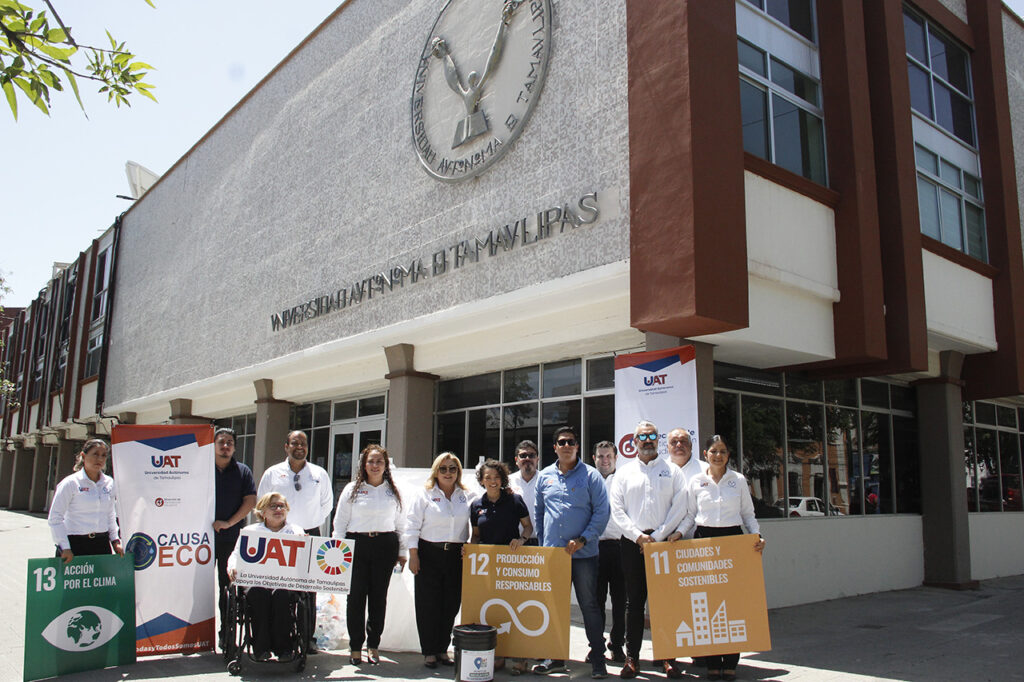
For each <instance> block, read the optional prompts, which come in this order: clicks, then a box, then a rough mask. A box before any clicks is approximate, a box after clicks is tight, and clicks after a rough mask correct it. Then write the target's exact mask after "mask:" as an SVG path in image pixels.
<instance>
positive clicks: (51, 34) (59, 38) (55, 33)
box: [46, 28, 68, 43]
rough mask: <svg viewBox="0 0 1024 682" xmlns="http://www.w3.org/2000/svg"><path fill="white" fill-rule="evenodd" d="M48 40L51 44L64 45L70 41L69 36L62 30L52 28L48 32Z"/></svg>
mask: <svg viewBox="0 0 1024 682" xmlns="http://www.w3.org/2000/svg"><path fill="white" fill-rule="evenodd" d="M46 39H47V40H49V41H50V42H51V43H64V42H67V40H68V34H67V31H65V30H64V29H62V28H51V29H50V30H49V31H47V32H46Z"/></svg>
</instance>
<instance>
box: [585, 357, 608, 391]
mask: <svg viewBox="0 0 1024 682" xmlns="http://www.w3.org/2000/svg"><path fill="white" fill-rule="evenodd" d="M602 388H615V358H614V357H612V356H610V355H609V356H608V357H606V358H594V359H593V360H587V390H588V391H596V390H600V389H602Z"/></svg>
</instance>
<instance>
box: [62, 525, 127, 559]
mask: <svg viewBox="0 0 1024 682" xmlns="http://www.w3.org/2000/svg"><path fill="white" fill-rule="evenodd" d="M90 535H91V536H92V537H90V536H89V535H69V536H68V544H69V545H71V553H72V554H74V555H75V556H96V555H99V554H113V553H114V550H112V549H111V548H110V536H108V535H107V531H102V532H100V533H90ZM57 556H58V557H59V556H60V549H59V548H58V549H57Z"/></svg>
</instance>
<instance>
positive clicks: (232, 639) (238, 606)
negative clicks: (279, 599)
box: [224, 585, 312, 675]
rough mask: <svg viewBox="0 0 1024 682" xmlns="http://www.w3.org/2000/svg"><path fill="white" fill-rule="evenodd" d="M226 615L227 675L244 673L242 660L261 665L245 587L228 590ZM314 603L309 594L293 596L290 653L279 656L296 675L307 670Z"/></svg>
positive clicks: (231, 587)
mask: <svg viewBox="0 0 1024 682" xmlns="http://www.w3.org/2000/svg"><path fill="white" fill-rule="evenodd" d="M225 589H227V592H228V599H227V608H226V611H227V613H226V614H225V618H224V661H225V663H227V669H228V672H229V673H230V674H232V675H240V674H241V673H242V663H243V661H244V662H246V664H248V663H262V662H264V661H259V660H258V659H257V658H256V652H255V651H253V643H254V640H253V631H252V621H253V615H252V605H251V604H250V603H249V599H248V595H247V594H246V588H243V587H237V586H235V585H231V586H229V587H227V588H225ZM311 601H312V600H311V599H310V598H309V595H308V594H306V593H302V592H300V593H294V594H292V596H291V599H290V603H289V605H288V608H289V614H290V615H289V620H290V621H291V631H290V633H289V639H290V641H291V651H290V652H289V654H288V655H286V656H278V658H277V659H276V662H277V663H279V664H285V663H288V664H291V666H292V668H293V669H294V670H295V672H302V670H304V669H305V667H306V654H307V647H308V646H309V638H310V636H311V635H312V633H311V632H310V631H309V618H308V614H309V612H310V611H309V610H310V608H311V603H310V602H311Z"/></svg>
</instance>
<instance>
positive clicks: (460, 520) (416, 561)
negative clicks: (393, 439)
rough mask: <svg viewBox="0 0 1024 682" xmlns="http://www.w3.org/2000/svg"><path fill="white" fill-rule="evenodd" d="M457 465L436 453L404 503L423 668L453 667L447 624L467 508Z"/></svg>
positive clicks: (455, 603) (458, 596)
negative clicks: (422, 482)
mask: <svg viewBox="0 0 1024 682" xmlns="http://www.w3.org/2000/svg"><path fill="white" fill-rule="evenodd" d="M474 497H475V495H473V494H471V493H470V492H468V491H467V490H466V487H465V486H464V485H462V463H461V462H460V461H459V458H458V457H456V456H455V455H454V454H452V453H451V452H442V453H441V454H440V455H438V456H437V457H436V458H435V459H434V464H433V465H432V466H431V467H430V476H429V478H427V482H426V484H425V485H424V486H423V489H422V490H420V491H419V492H418V493H417V495H416V496H415V497H414V498H413V500H412V502H411V503H410V504H409V515H408V518H407V520H406V524H405V544H406V545H407V546H408V547H409V570H410V571H411V572H412V573H413V575H415V576H416V578H415V585H416V630H417V631H418V632H419V635H420V651H421V652H422V654H423V665H425V666H426V667H428V668H436V667H437V665H438V663H440V664H441V665H454V661H452V659H450V658H449V657H448V645H449V644H451V640H452V626H454V625H455V616H456V614H458V612H459V606H460V605H461V604H462V545H463V543H465V542H467V541H468V540H469V505H470V504H471V503H472V501H473V499H474Z"/></svg>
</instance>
